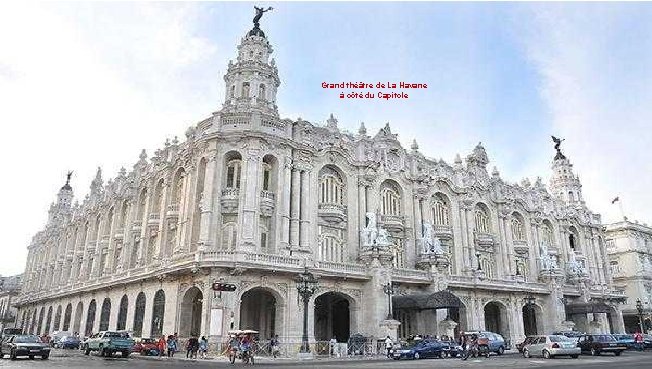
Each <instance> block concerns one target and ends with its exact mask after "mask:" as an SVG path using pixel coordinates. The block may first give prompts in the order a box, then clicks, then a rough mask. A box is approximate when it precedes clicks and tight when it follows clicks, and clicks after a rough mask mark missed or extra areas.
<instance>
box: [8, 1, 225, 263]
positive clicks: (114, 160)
mask: <svg viewBox="0 0 652 369" xmlns="http://www.w3.org/2000/svg"><path fill="white" fill-rule="evenodd" d="M50 5H51V4H32V3H27V4H18V3H13V4H3V5H0V45H2V47H1V48H0V102H1V103H0V104H1V105H2V108H1V109H0V122H1V123H2V132H3V134H2V137H3V138H4V140H3V143H2V145H0V154H1V155H2V157H3V158H4V159H5V160H4V163H3V173H4V175H3V180H2V181H0V192H1V193H3V194H4V201H3V208H4V209H5V211H3V212H2V215H0V222H1V223H2V224H3V225H4V226H6V227H7V228H8V229H11V232H4V235H5V237H4V238H3V240H2V241H3V244H2V252H3V255H5V256H6V257H4V258H3V259H2V260H0V274H5V275H6V274H12V273H20V272H21V271H22V270H23V268H24V263H25V256H26V247H27V245H28V243H29V240H30V238H31V236H32V235H33V234H34V233H35V232H36V231H38V230H39V229H41V227H42V225H43V224H44V223H45V221H46V217H47V205H48V204H49V203H50V202H51V201H54V199H55V196H56V192H57V191H58V189H59V188H60V187H61V185H62V184H63V182H64V175H65V171H66V170H68V169H73V170H75V176H74V178H73V187H74V189H75V194H76V198H77V199H80V200H81V199H83V196H84V195H85V194H86V192H87V189H88V185H89V183H90V180H91V179H92V177H93V175H94V172H95V169H96V167H97V166H98V165H101V166H102V167H103V169H104V175H105V180H106V179H108V177H112V176H114V175H115V173H116V172H117V170H118V169H119V167H120V166H125V167H127V168H130V166H131V165H132V164H133V163H135V161H136V160H137V157H138V154H139V152H140V149H141V148H147V149H149V150H148V151H149V152H150V153H151V152H152V151H153V149H155V148H157V147H159V146H160V145H161V143H162V142H163V141H164V140H165V138H166V137H170V135H171V134H172V135H174V134H176V135H179V136H182V135H183V133H184V131H185V129H186V128H187V127H188V126H189V125H190V124H192V123H195V122H197V121H199V120H200V119H202V118H203V116H202V115H201V114H202V113H203V114H209V113H210V112H211V111H212V110H213V109H214V108H215V105H216V104H215V103H214V102H213V101H212V98H213V97H214V96H215V94H214V93H202V92H205V91H206V90H209V91H211V89H213V90H214V89H215V88H217V86H218V83H217V80H206V85H201V86H188V85H185V84H183V83H179V81H180V80H183V79H184V74H194V73H196V71H195V70H194V68H195V66H198V67H199V68H201V67H202V63H208V62H210V61H211V57H212V56H213V55H214V54H215V52H216V49H215V47H214V46H212V45H211V43H210V42H209V41H207V40H206V39H203V38H201V37H198V36H196V35H195V34H194V31H193V30H194V25H193V23H192V22H193V20H194V18H195V17H194V16H193V8H192V7H189V6H185V5H184V6H176V7H170V6H167V7H160V6H158V5H155V4H118V5H112V4H102V5H98V6H97V7H96V6H95V4H93V5H92V6H89V5H88V4H85V5H83V6H82V5H81V4H77V5H78V6H75V7H70V8H65V7H60V6H57V7H51V6H50ZM130 66H136V67H133V68H130ZM204 69H205V68H204ZM189 91H190V92H189Z"/></svg>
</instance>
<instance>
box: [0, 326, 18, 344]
mask: <svg viewBox="0 0 652 369" xmlns="http://www.w3.org/2000/svg"><path fill="white" fill-rule="evenodd" d="M21 334H23V329H22V328H4V329H3V330H2V334H1V335H0V341H4V339H5V338H10V337H11V336H15V335H21Z"/></svg>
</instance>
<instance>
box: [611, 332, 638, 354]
mask: <svg viewBox="0 0 652 369" xmlns="http://www.w3.org/2000/svg"><path fill="white" fill-rule="evenodd" d="M613 336H614V338H615V339H616V341H618V343H623V344H625V346H627V349H628V350H634V349H637V348H638V347H636V341H634V335H633V334H614V335H613Z"/></svg>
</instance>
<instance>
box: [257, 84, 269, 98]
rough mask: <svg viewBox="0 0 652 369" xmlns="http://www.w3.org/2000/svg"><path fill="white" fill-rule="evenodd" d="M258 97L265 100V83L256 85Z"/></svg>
mask: <svg viewBox="0 0 652 369" xmlns="http://www.w3.org/2000/svg"><path fill="white" fill-rule="evenodd" d="M258 98H259V99H263V100H267V95H266V94H265V85H264V84H262V83H261V84H260V86H258Z"/></svg>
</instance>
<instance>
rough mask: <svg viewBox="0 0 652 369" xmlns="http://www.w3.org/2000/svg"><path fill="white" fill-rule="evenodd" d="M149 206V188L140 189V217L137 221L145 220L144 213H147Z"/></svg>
mask: <svg viewBox="0 0 652 369" xmlns="http://www.w3.org/2000/svg"><path fill="white" fill-rule="evenodd" d="M146 206H147V189H146V188H143V190H142V191H140V197H139V198H138V217H137V219H136V221H138V222H140V221H142V220H143V215H145V207H146Z"/></svg>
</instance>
